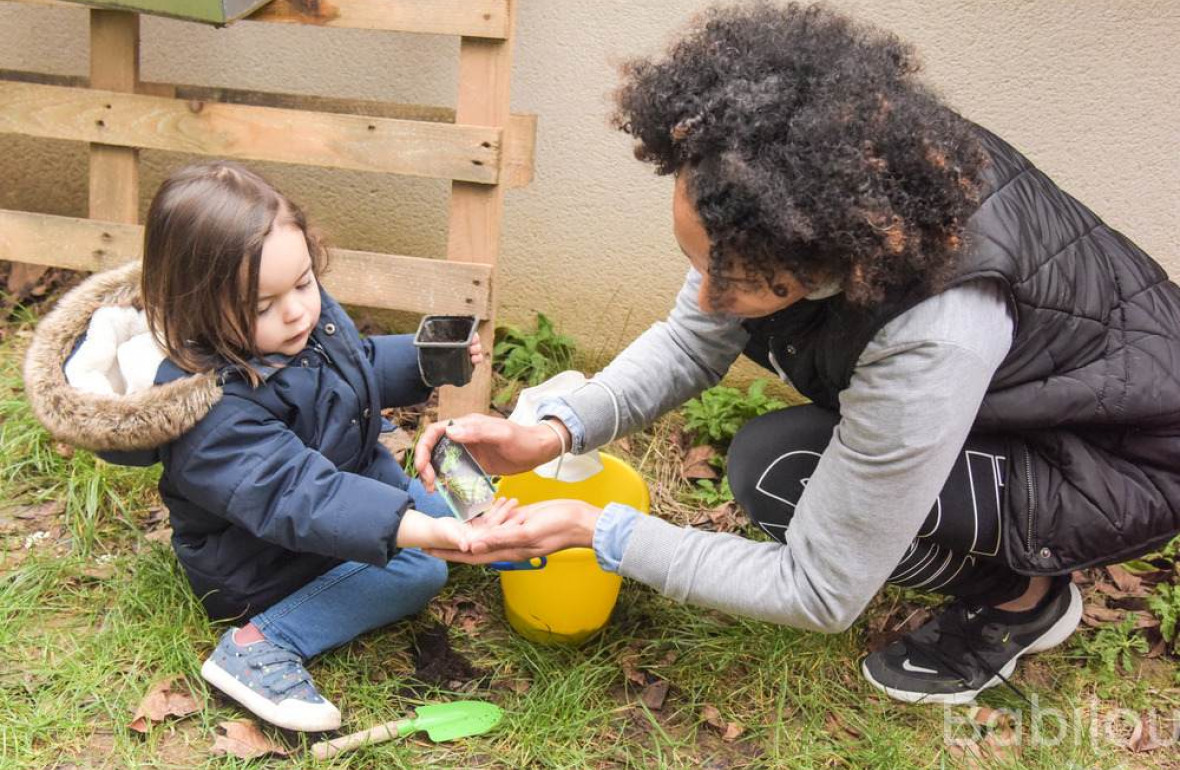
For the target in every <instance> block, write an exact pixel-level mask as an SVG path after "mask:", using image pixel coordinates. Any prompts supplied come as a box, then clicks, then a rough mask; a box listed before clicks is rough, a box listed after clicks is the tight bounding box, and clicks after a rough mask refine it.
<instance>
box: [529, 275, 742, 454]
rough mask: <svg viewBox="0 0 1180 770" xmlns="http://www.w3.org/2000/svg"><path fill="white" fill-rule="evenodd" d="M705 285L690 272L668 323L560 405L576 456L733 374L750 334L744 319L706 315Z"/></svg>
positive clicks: (652, 330) (658, 326)
mask: <svg viewBox="0 0 1180 770" xmlns="http://www.w3.org/2000/svg"><path fill="white" fill-rule="evenodd" d="M700 286H701V275H700V273H698V272H697V271H695V270H689V272H688V276H687V277H686V278H685V281H684V285H683V286H682V287H681V289H680V293H679V294H678V295H677V297H676V305H675V307H673V309H672V312H671V313H670V314H669V315H668V318H667V320H665V321H659V322H657V323H655V324H653V325H652V326H651V328H649V329H648V330H647V331H645V332H644V333H643V334H641V335H640V336H639V337H638V338H637V339H636V340H635V341H634V342H632V343H631V344H630V345H628V346H627V349H626V350H624V351H623V352H622V353H620V354H619V355H618V356H616V357H615V359H614V360H613V361H612V362H611V363H610V365H609V366H607V367H606V368H605V369H603V370H602V371H601V372H599V373H598V374H597V375H595V376H594V378H593V379H592V380H591V382H590V383H588V384H586V385H584V386H582V387H581V388H579V389H578V390H575V391H574V392H573V393H571V394H569V395H567V396H565V397H564V398H563V399H559V401H560V402H561V403H563V404H564V405H565V406H566V407H568V408H569V409H570V410H571V411H572V412H573V413H574V414H575V415H576V416H577V419H578V422H579V423H580V425H581V427H582V430H583V434H582V435H581V436H579V438H580V439H581V441H578V442H577V443H576V445H575V451H580V452H586V451H590V450H591V449H595V448H597V447H600V446H602V445H603V444H607V443H609V442H610V441H612V440H613V439H615V438H618V437H619V436H623V435H626V434H627V433H630V432H631V431H633V430H638V429H640V428H642V427H644V426H646V425H648V424H649V423H651V422H653V421H654V420H655V419H656V418H657V417H659V416H660V415H661V414H663V413H664V412H666V411H668V410H669V409H672V408H674V407H677V406H680V405H681V404H683V403H684V402H685V401H687V400H688V399H690V398H692V397H693V396H695V395H697V394H698V393H700V392H701V391H703V390H705V389H707V388H711V387H712V386H714V385H716V384H717V383H718V382H720V381H721V378H722V377H724V376H725V373H726V372H727V371H729V367H730V366H732V365H733V362H734V360H735V359H737V357H738V355H739V354H740V353H741V352H742V349H743V348H745V346H746V341H747V339H748V338H749V335H748V334H747V333H746V330H745V329H744V328H743V327H742V325H741V320H740V319H737V318H733V317H728V316H717V315H710V314H708V313H705V312H704V311H703V310H701V307H700V305H699V304H697V293H698V292H699V291H700ZM547 414H556V415H557V416H559V417H560V416H561V414H560V411H554V412H549V413H546V412H545V410H544V408H542V413H541V414H540V415H539V416H540V417H544V416H547ZM616 423H617V424H616Z"/></svg>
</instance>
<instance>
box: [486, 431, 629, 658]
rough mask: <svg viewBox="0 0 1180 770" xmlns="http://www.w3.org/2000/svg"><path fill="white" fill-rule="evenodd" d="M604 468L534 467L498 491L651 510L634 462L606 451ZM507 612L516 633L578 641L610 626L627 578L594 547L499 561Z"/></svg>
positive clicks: (529, 499)
mask: <svg viewBox="0 0 1180 770" xmlns="http://www.w3.org/2000/svg"><path fill="white" fill-rule="evenodd" d="M600 457H601V459H602V470H601V471H599V472H598V473H596V474H594V475H593V476H591V477H589V478H587V479H583V480H582V481H577V482H572V483H571V482H567V481H557V480H556V479H548V478H544V477H542V476H538V475H537V474H535V473H532V472H531V471H530V472H529V473H520V474H517V475H515V476H505V477H504V478H503V479H501V480H500V486H499V490H498V491H499V495H500V496H501V497H514V498H516V499H517V500H518V501H520V504H521V505H529V504H531V503H540V502H544V501H546V500H558V499H564V500H584V501H585V502H587V503H590V504H591V505H595V506H598V507H599V508H602V507H604V506H606V505H607V504H609V503H623V504H624V505H629V506H631V507H632V508H635V509H636V510H639V511H642V512H643V513H647V512H648V511H649V510H650V508H651V497H650V495H649V494H648V491H647V484H646V483H645V482H644V480H643V477H642V476H640V475H639V473H638V472H636V470H635V469H634V468H632V467H631V466H630V465H628V464H627V463H625V462H623V461H622V460H620V459H619V458H617V457H612V456H611V455H608V454H601V455H600ZM496 566H498V567H499V568H500V569H501V572H500V587H501V588H502V589H503V591H504V612H505V614H506V615H507V616H508V622H509V623H510V624H512V627H513V628H515V629H516V631H517V633H519V634H520V635H521V636H523V637H524V638H526V639H529V640H531V641H534V642H542V643H552V644H570V645H577V644H581V643H582V642H584V641H586V640H587V639H589V638H590V637H591V636H593V635H594V634H596V633H598V632H599V631H601V630H602V629H603V627H605V626H606V622H607V620H609V619H610V613H611V610H613V609H614V606H615V602H616V601H617V600H618V598H619V587H620V586H621V585H622V582H623V579H622V578H621V577H619V576H618V575H615V574H613V573H610V572H604V571H603V570H602V568H601V567H599V566H598V561H597V559H596V558H595V556H594V551H593V549H590V548H567V549H566V550H564V551H558V552H557V553H554V554H550V555H549V556H548V557H544V558H540V559H533V560H531V561H530V562H515V563H500V564H498V565H496Z"/></svg>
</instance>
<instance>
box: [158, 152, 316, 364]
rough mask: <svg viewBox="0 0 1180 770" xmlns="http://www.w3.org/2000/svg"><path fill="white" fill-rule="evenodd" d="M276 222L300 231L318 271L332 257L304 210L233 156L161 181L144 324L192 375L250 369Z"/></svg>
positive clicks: (186, 168) (202, 164)
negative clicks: (262, 274) (263, 268)
mask: <svg viewBox="0 0 1180 770" xmlns="http://www.w3.org/2000/svg"><path fill="white" fill-rule="evenodd" d="M276 224H291V225H294V226H296V227H298V228H299V229H300V230H301V231H302V232H303V234H304V237H305V238H306V239H307V250H308V252H309V253H310V254H311V261H312V270H313V272H314V273H315V275H316V276H320V275H322V274H323V272H324V271H325V270H326V269H327V261H328V254H327V249H326V248H325V247H324V245H323V242H322V241H321V239H320V237H319V235H318V234H317V233H316V232H314V231H313V230H311V229H310V228H309V227H308V225H307V219H306V217H305V216H304V213H303V210H302V209H300V208H299V206H298V205H296V204H295V203H294V202H293V201H291V199H289V198H287V197H286V196H285V195H283V194H282V193H281V192H279V191H278V190H276V189H275V188H274V186H273V185H271V184H270V183H269V182H267V181H266V180H265V179H263V178H262V177H261V176H260V175H258V174H256V173H254V172H253V171H250V170H249V169H247V168H245V167H243V166H241V165H239V164H237V163H231V162H228V161H214V162H208V163H198V164H194V165H191V166H186V167H185V168H182V169H180V170H179V171H177V172H175V173H174V174H172V175H171V176H170V177H168V179H167V180H165V181H164V183H163V184H162V185H160V189H159V191H157V192H156V196H155V198H153V199H152V204H151V207H150V208H149V209H148V216H147V225H146V226H145V228H144V244H143V282H142V285H141V291H142V297H143V305H144V310H145V311H146V314H147V321H148V326H149V328H150V329H151V330H152V333H153V334H154V335H155V337H156V339H157V340H158V341H159V343H160V344H161V346H163V348H164V349H165V351H166V352H167V354H168V357H169V358H171V359H172V360H173V361H174V362H175V363H176V364H177V365H178V366H180V367H181V368H182V369H185V370H187V371H190V372H208V371H212V370H215V369H217V368H220V367H221V366H224V365H226V364H230V365H236V366H238V367H239V368H240V369H241V370H242V371H243V372H244V373H245V374H246V376H247V377H248V378H249V379H250V381H251V382H252V383H253V384H254V385H258V384H259V382H260V380H259V379H258V376H257V374H255V372H254V371H253V369H252V368H251V367H250V366H248V364H247V361H248V360H249V359H250V358H253V357H257V356H259V355H260V353H259V351H258V350H257V349H256V348H255V345H254V327H255V307H256V305H257V303H258V270H259V263H260V261H261V259H262V244H263V242H264V241H265V240H266V237H267V236H268V235H269V234H270V233H271V231H272V230H274V228H275V226H276Z"/></svg>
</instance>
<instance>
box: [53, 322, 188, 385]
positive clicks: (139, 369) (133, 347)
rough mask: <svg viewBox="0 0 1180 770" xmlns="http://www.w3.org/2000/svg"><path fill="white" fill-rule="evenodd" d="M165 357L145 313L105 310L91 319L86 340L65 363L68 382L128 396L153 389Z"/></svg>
mask: <svg viewBox="0 0 1180 770" xmlns="http://www.w3.org/2000/svg"><path fill="white" fill-rule="evenodd" d="M164 358H165V356H164V352H163V351H162V350H160V348H159V346H158V345H156V342H155V340H154V339H153V338H152V335H151V332H149V331H148V326H147V317H146V316H145V314H144V312H143V311H142V310H135V309H134V308H130V307H103V308H99V309H98V310H96V311H95V312H94V315H93V316H91V318H90V324H89V326H88V327H87V329H86V340H85V341H84V342H83V343H82V344H81V346H79V348H78V350H77V352H75V353H74V355H73V356H71V357H70V360H69V361H67V362H66V365H65V375H66V381H67V382H68V383H69V384H70V385H72V386H73V387H75V388H78V389H79V390H82V391H85V392H87V393H97V394H100V395H110V396H128V395H131V394H132V393H138V392H140V391H144V390H147V389H148V388H150V387H152V385H153V384H154V383H155V380H156V372H157V370H158V369H159V368H160V362H161V361H163V360H164Z"/></svg>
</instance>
